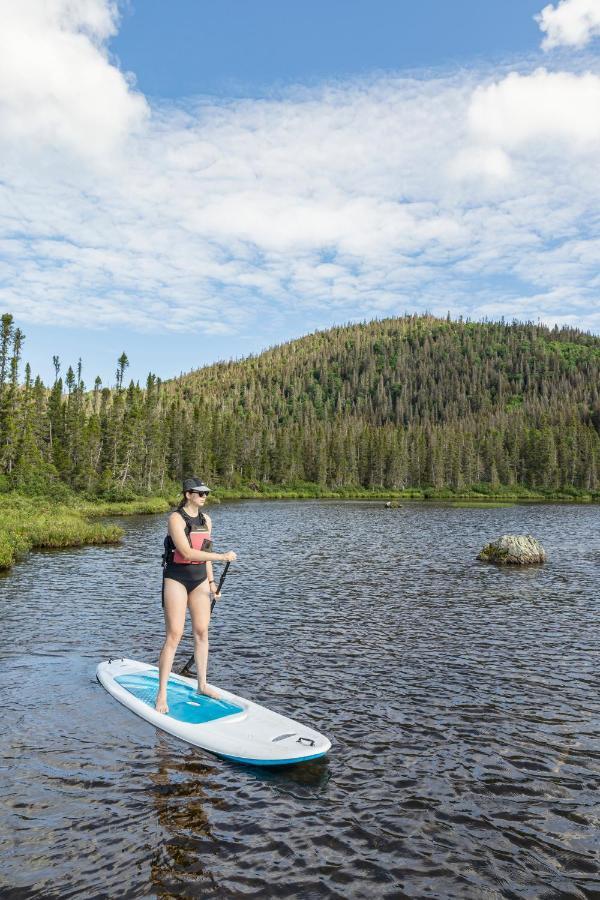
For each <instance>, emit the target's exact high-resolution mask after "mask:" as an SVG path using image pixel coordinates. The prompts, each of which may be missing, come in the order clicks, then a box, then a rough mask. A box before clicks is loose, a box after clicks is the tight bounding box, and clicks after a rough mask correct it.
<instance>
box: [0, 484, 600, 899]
mask: <svg viewBox="0 0 600 900" xmlns="http://www.w3.org/2000/svg"><path fill="white" fill-rule="evenodd" d="M213 519H214V522H215V528H216V532H217V536H218V542H219V544H220V545H221V546H222V547H223V548H226V547H234V548H235V549H236V550H238V552H239V562H238V563H236V565H235V566H234V567H232V568H231V570H230V574H229V576H228V579H227V583H226V588H225V591H224V599H223V600H222V601H221V603H220V604H219V605H218V607H217V610H216V613H215V617H214V621H213V625H212V627H211V642H212V648H211V660H210V678H211V680H212V681H213V682H214V683H215V684H217V685H218V684H221V685H222V686H223V687H226V688H228V689H230V690H232V691H234V692H235V693H239V694H242V695H243V696H247V697H249V698H251V699H255V700H258V701H260V702H264V703H265V704H266V705H268V706H270V707H272V708H273V709H275V710H277V711H279V712H282V713H284V714H287V715H291V716H295V717H297V718H301V719H302V720H304V721H306V722H307V723H309V724H312V725H314V726H315V727H316V728H318V729H319V730H321V731H323V732H324V733H326V734H328V735H329V736H330V737H331V739H332V741H333V748H332V751H331V753H330V755H329V757H327V758H326V759H322V760H316V761H314V762H311V763H307V764H304V765H301V766H296V767H292V768H290V769H285V770H281V769H272V770H268V769H267V770H265V769H260V768H256V769H252V768H247V767H244V766H240V765H235V764H230V763H226V762H223V761H221V760H219V759H217V758H215V757H212V756H210V755H209V754H206V753H203V752H202V751H198V750H193V749H192V748H190V747H189V746H187V745H186V744H183V743H180V742H178V741H177V740H176V739H174V738H172V737H169V736H167V735H165V734H164V733H161V732H157V731H156V730H155V729H153V728H152V727H151V726H149V725H148V724H147V723H145V722H143V721H141V720H140V719H138V718H137V717H135V716H134V715H132V714H131V713H130V712H129V711H128V710H126V709H124V708H123V707H121V706H120V705H119V704H117V703H116V702H115V701H114V700H113V699H112V698H111V697H110V696H109V695H108V694H107V693H106V692H105V691H104V690H103V688H101V687H100V686H99V685H98V684H97V682H96V681H95V679H94V670H95V666H96V663H97V661H98V660H100V659H103V658H107V657H108V656H110V655H113V656H115V655H127V656H131V657H134V658H140V659H145V660H149V661H155V660H156V657H157V653H158V650H159V648H160V645H161V641H162V617H161V609H160V582H159V577H160V568H159V558H160V553H161V550H162V534H163V528H164V521H163V520H162V519H161V518H136V519H130V520H127V519H126V520H124V522H123V524H124V527H126V528H127V532H128V533H127V536H126V540H125V542H124V544H123V545H122V546H119V547H95V548H88V549H84V550H67V551H62V552H59V553H50V552H48V553H37V554H33V555H31V556H30V557H28V558H27V559H26V560H24V561H23V562H22V563H20V564H19V565H18V566H17V567H16V568H15V569H14V571H13V572H12V573H11V574H10V575H9V576H8V577H5V578H2V579H1V580H0V625H1V627H2V634H3V636H4V641H3V646H2V649H1V651H0V675H1V683H2V689H3V690H2V696H3V706H4V723H5V725H4V729H3V733H2V736H1V738H0V742H1V745H2V758H3V776H4V777H3V779H2V783H1V787H0V820H1V821H2V831H1V838H0V840H1V845H0V850H1V852H2V863H1V865H0V894H1V896H2V897H3V898H4V897H8V898H10V897H15V898H16V897H18V898H25V897H43V898H54V897H56V898H61V900H62V898H64V897H85V898H89V897H169V896H177V897H210V896H215V897H228V896H232V897H234V896H239V895H241V894H244V895H248V896H256V897H264V896H281V897H295V896H299V897H300V896H301V897H306V896H314V897H343V898H347V897H357V898H358V897H365V896H376V897H394V898H396V897H400V896H403V895H405V896H418V897H427V896H430V897H473V898H480V897H482V896H486V897H527V898H529V897H541V896H545V897H556V896H565V897H567V896H568V897H582V898H583V897H590V896H595V895H598V893H599V892H600V863H599V858H600V855H599V850H600V842H599V838H598V835H599V831H598V825H599V824H600V823H599V820H600V815H599V813H598V801H597V796H598V786H599V784H600V780H599V775H600V725H599V712H600V700H599V695H600V692H599V688H600V677H599V676H598V674H597V673H598V665H597V652H596V647H597V634H598V624H599V619H600V601H599V598H598V587H597V585H598V575H599V568H600V509H599V508H598V507H592V506H569V507H567V506H564V507H558V506H547V505H546V506H523V507H514V508H504V509H485V510H484V509H457V508H454V509H453V508H450V507H445V506H441V505H439V506H435V505H423V504H414V505H410V504H405V505H404V506H403V507H402V508H400V509H397V510H384V509H383V508H382V505H381V504H367V503H341V502H339V503H338V502H321V503H320V502H304V503H300V502H282V503H266V502H265V503H263V502H245V503H235V504H229V505H223V506H221V507H216V508H215V510H214V515H213ZM508 531H513V532H518V533H532V534H534V535H535V536H536V537H538V538H539V539H540V540H541V541H542V543H543V544H544V545H545V547H546V549H547V550H548V551H549V562H548V563H547V564H546V565H545V566H543V567H537V568H533V569H527V570H524V571H519V570H503V569H498V568H495V567H492V566H487V565H485V564H482V563H478V562H477V561H476V560H475V555H476V553H477V551H478V550H479V549H480V547H481V546H482V545H483V544H484V543H486V542H487V541H488V540H489V539H492V538H494V537H497V536H498V535H500V534H502V533H505V532H508ZM188 652H189V643H188V644H186V646H185V647H184V648H182V651H181V654H180V657H181V659H182V660H183V659H184V658H185V657H186V655H187V653H188Z"/></svg>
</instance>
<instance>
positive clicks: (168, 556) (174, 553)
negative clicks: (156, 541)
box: [162, 509, 212, 568]
mask: <svg viewBox="0 0 600 900" xmlns="http://www.w3.org/2000/svg"><path fill="white" fill-rule="evenodd" d="M175 511H176V512H178V513H179V515H180V516H181V518H182V519H183V521H184V522H185V534H186V537H187V539H188V541H189V542H190V547H192V548H193V549H194V550H204V551H205V552H206V553H210V552H211V550H212V541H211V539H210V532H209V531H206V530H203V531H199V530H195V529H206V519H205V518H204V516H203V515H202V513H200V514H199V515H198V517H197V520H196V517H194V518H192V517H191V516H188V514H187V513H186V512H185V511H184V510H183V509H177V510H175ZM169 563H178V564H179V565H188V566H200V565H202V563H201V562H198V561H196V560H191V559H186V558H185V557H184V556H182V555H181V553H180V552H179V550H178V549H177V548H176V546H175V544H174V542H173V538H172V537H171V535H170V534H168V533H167V536H166V538H165V540H164V550H163V555H162V564H163V568H165V566H168V565H169Z"/></svg>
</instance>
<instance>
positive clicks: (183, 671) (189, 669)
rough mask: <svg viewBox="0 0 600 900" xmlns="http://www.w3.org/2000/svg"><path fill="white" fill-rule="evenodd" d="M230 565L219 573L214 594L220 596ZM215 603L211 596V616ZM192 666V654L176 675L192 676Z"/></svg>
mask: <svg viewBox="0 0 600 900" xmlns="http://www.w3.org/2000/svg"><path fill="white" fill-rule="evenodd" d="M230 565H231V563H230V562H227V563H225V568H224V569H223V571H222V572H221V577H220V578H219V583H218V585H217V590H216V591H215V593H216V594H220V593H221V588H222V587H223V582H224V581H225V578H226V576H227V572H228V571H229V566H230ZM216 602H217V600H216V597H214V596H213V598H212V600H211V602H210V611H211V614H212V611H213V609H214V608H215V603H216ZM193 665H194V654H193V653H192V655H191V656H190V658H189V659H188V661H187V662H186V664H185V666H184V667H183V668H182V669H180V670H179V672H178V673H177V674H178V675H192V674H193V672H192V666H193Z"/></svg>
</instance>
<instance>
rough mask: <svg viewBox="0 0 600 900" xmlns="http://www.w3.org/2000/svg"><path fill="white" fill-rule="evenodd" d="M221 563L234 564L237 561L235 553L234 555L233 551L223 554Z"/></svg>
mask: <svg viewBox="0 0 600 900" xmlns="http://www.w3.org/2000/svg"><path fill="white" fill-rule="evenodd" d="M221 559H222V560H223V562H235V561H236V559H237V553H234V552H233V550H228V551H227V553H223V555H222V556H221Z"/></svg>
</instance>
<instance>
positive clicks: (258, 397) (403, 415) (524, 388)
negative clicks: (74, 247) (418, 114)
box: [0, 314, 600, 500]
mask: <svg viewBox="0 0 600 900" xmlns="http://www.w3.org/2000/svg"><path fill="white" fill-rule="evenodd" d="M1 322H2V325H1V336H0V490H1V491H10V490H17V491H19V492H20V493H23V494H29V495H36V494H41V493H44V494H46V495H48V494H49V493H51V494H53V495H54V496H56V497H57V498H59V497H60V496H61V493H63V492H73V491H75V492H77V493H81V494H84V495H86V496H87V497H90V498H96V497H97V498H103V499H113V500H118V499H127V498H129V497H134V496H140V495H152V494H155V495H156V494H162V495H165V494H166V493H171V494H173V491H174V490H176V485H177V483H178V482H179V481H180V480H181V478H182V477H183V476H185V475H187V474H191V473H194V474H200V475H201V476H202V477H203V478H204V479H205V480H207V481H208V482H209V483H211V482H212V483H214V484H215V485H216V486H221V487H222V488H223V489H234V488H236V487H241V486H244V485H245V486H250V487H251V488H252V489H253V490H257V491H259V490H261V489H262V488H263V487H266V486H288V487H291V488H293V487H294V486H296V485H302V484H307V483H310V484H312V485H315V486H318V487H319V488H322V489H323V490H324V491H325V490H336V489H340V488H344V489H352V488H356V489H362V490H365V489H366V490H373V491H382V490H383V491H406V490H410V489H424V488H431V489H432V490H438V491H439V490H443V489H447V490H449V491H453V492H461V491H468V490H470V489H473V488H474V487H477V486H479V487H481V488H483V489H488V490H492V491H493V490H496V489H500V488H514V487H522V488H530V489H534V490H538V491H542V492H547V493H557V492H561V493H564V494H566V495H567V496H568V495H570V494H572V495H576V494H577V493H580V492H587V493H591V494H594V493H597V492H599V491H600V338H598V337H596V336H594V335H591V334H589V333H586V332H583V331H579V330H576V329H571V328H560V329H558V328H554V329H550V328H547V327H545V326H543V325H539V324H532V323H519V322H511V323H507V322H488V321H485V322H472V321H463V320H451V319H450V318H447V319H439V318H434V317H431V316H403V317H400V318H389V319H384V320H378V321H374V322H368V323H363V324H352V325H347V326H343V327H336V328H332V329H330V330H327V331H322V332H316V333H314V334H311V335H308V336H306V337H303V338H300V339H298V340H294V341H291V342H289V343H286V344H282V345H280V346H277V347H273V348H271V349H269V350H267V351H265V352H263V353H261V354H259V355H256V356H251V357H248V358H246V359H241V360H232V361H229V362H219V363H216V364H213V365H208V366H205V367H203V368H201V369H198V370H196V371H193V372H190V373H189V374H186V375H183V376H181V377H179V378H175V379H172V380H168V381H161V380H160V379H159V378H157V377H156V376H155V375H153V374H152V373H150V374H149V375H148V377H147V379H146V382H145V384H143V385H140V384H139V383H135V382H133V381H129V382H127V379H126V372H127V368H128V365H129V363H128V359H127V356H126V354H125V353H123V354H122V355H121V356H120V357H119V359H118V360H117V366H116V372H115V379H114V384H112V385H110V386H108V385H103V384H102V382H101V381H100V379H99V378H96V379H95V380H94V381H93V383H92V384H91V385H87V384H86V383H85V382H84V379H83V363H82V361H81V360H78V361H76V362H71V363H70V364H69V365H68V366H67V368H66V371H65V369H64V366H63V364H62V362H61V360H59V359H58V357H54V358H53V362H54V369H55V378H54V381H53V383H52V384H49V385H46V384H44V383H43V382H42V380H41V379H40V378H39V377H38V376H35V377H34V375H33V374H32V372H31V368H30V366H29V364H25V365H23V359H24V346H25V343H24V341H25V337H24V334H23V332H22V331H21V330H20V329H19V328H18V327H16V325H15V322H14V319H13V317H12V316H11V315H10V314H4V315H3V316H2V320H1Z"/></svg>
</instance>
